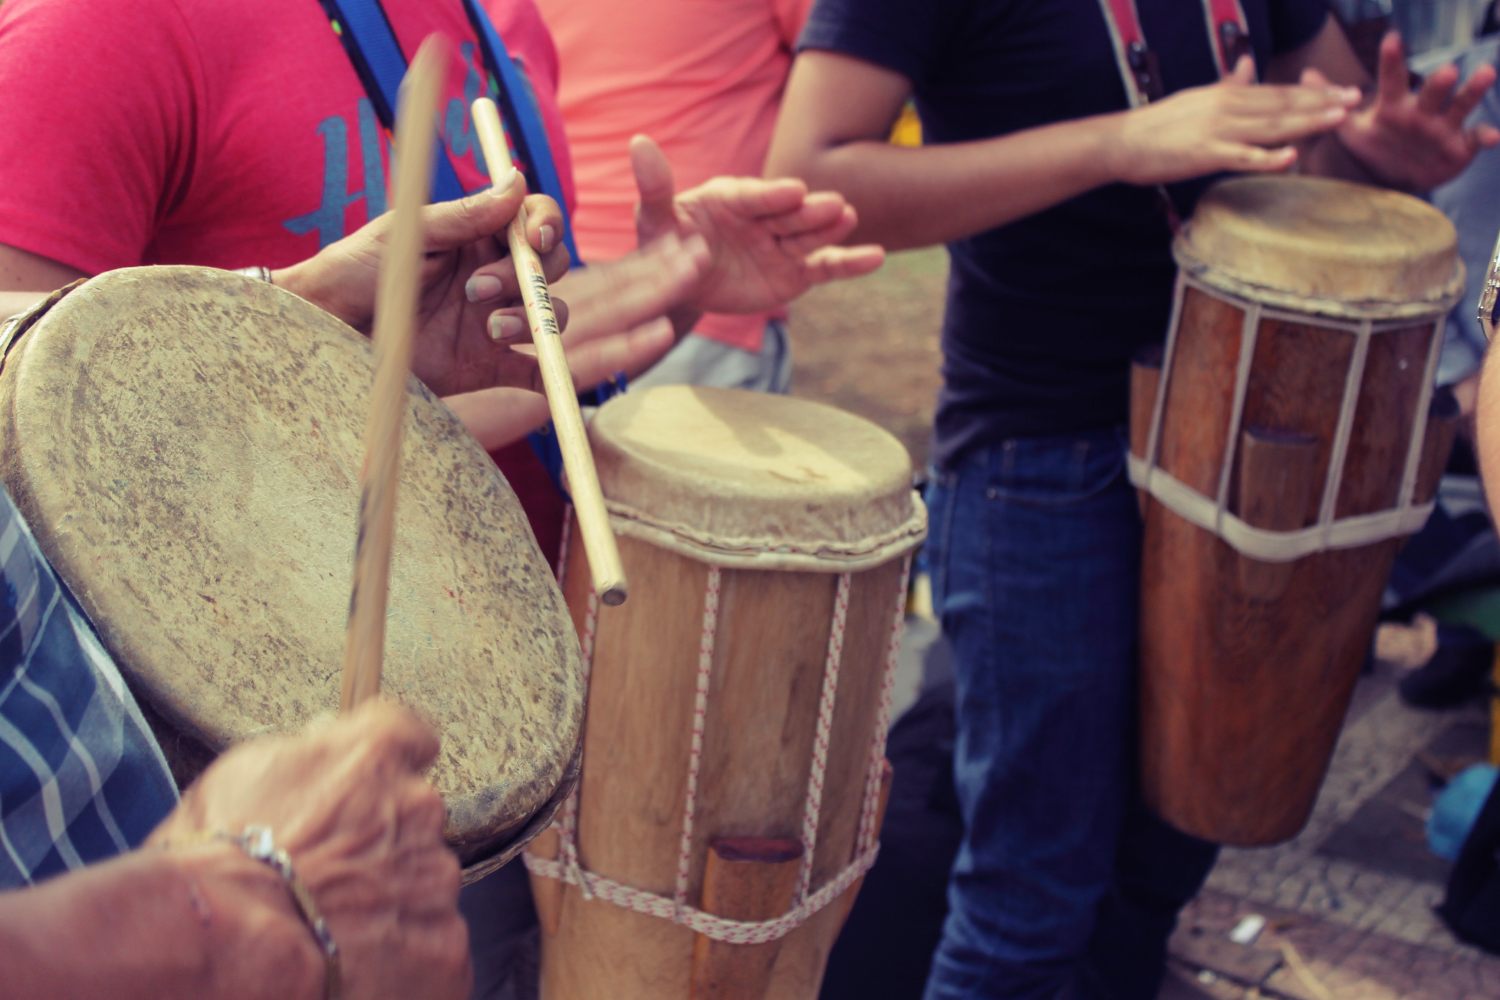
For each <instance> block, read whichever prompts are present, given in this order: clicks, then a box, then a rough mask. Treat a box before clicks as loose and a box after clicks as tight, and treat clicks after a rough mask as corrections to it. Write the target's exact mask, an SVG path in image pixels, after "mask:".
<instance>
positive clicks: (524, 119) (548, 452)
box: [320, 0, 625, 495]
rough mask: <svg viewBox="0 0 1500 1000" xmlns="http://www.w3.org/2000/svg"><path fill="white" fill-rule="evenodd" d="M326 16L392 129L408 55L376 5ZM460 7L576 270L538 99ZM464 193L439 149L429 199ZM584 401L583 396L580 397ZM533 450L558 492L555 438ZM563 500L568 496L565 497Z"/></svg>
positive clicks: (619, 380) (327, 0) (358, 0)
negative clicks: (558, 217)
mask: <svg viewBox="0 0 1500 1000" xmlns="http://www.w3.org/2000/svg"><path fill="white" fill-rule="evenodd" d="M320 2H321V3H322V5H323V9H324V11H325V12H326V13H327V14H328V16H329V17H330V18H331V19H332V20H333V21H334V23H335V29H336V30H338V31H339V38H340V40H341V41H342V42H343V45H344V51H345V52H346V53H347V54H348V56H349V61H350V62H351V63H353V65H354V69H355V72H356V73H357V74H358V75H359V78H360V82H361V83H363V84H364V88H365V91H366V93H367V94H368V95H369V97H370V102H371V104H372V105H373V106H374V108H375V114H376V116H377V117H378V118H379V119H380V121H381V124H383V125H384V126H385V127H386V128H387V129H393V128H394V123H395V117H396V116H395V108H396V104H397V93H398V91H399V90H400V87H401V80H402V78H403V77H404V76H405V75H406V56H405V55H404V54H403V53H402V51H401V45H400V43H399V42H397V41H396V33H395V31H394V30H393V29H392V28H391V23H390V20H389V19H388V18H387V17H386V14H385V9H384V8H383V7H381V5H380V0H320ZM464 9H465V11H466V13H467V14H468V17H469V23H470V24H471V25H472V26H473V28H474V33H475V35H476V36H477V37H478V39H479V47H480V55H481V57H482V58H483V60H484V64H485V68H486V70H488V73H489V76H490V77H491V79H492V81H493V82H494V85H495V87H496V88H497V91H498V92H497V93H496V94H495V95H494V97H495V102H496V104H498V105H499V107H500V114H501V117H502V119H503V120H504V121H505V123H506V125H507V126H508V127H507V133H508V134H509V136H510V139H511V142H512V143H514V144H515V146H516V155H517V156H518V158H519V159H520V161H521V165H522V172H523V173H524V174H525V175H526V184H527V187H528V188H529V189H530V190H532V191H537V192H540V193H542V194H545V195H548V196H549V197H551V198H552V200H553V201H555V202H557V204H558V206H559V207H560V208H561V209H562V212H563V244H564V245H565V246H566V247H567V248H568V256H569V257H570V258H571V259H572V263H573V266H574V267H581V266H582V265H583V261H582V260H581V259H580V258H579V256H578V248H577V246H576V245H575V244H574V242H573V227H572V226H571V225H570V224H569V223H568V215H567V212H568V209H567V202H566V201H565V200H564V198H563V190H562V182H561V180H560V178H559V176H558V173H557V166H556V164H555V163H554V162H553V159H552V147H551V143H550V141H549V140H548V138H547V128H546V123H545V122H543V121H542V115H541V111H540V109H539V108H538V107H537V103H536V96H535V94H533V92H532V90H531V86H530V84H529V83H528V82H527V80H526V77H525V74H523V73H522V72H521V71H520V69H519V68H518V67H517V66H516V64H515V61H514V60H512V59H511V57H510V53H509V51H508V50H507V49H506V48H505V43H504V41H503V40H501V38H500V33H499V32H498V31H496V30H495V26H494V25H493V24H492V23H491V22H490V19H489V17H488V16H487V15H486V14H485V12H484V10H483V8H482V7H480V5H479V2H478V0H464ZM463 193H464V192H463V188H462V186H461V185H460V184H459V182H458V174H457V172H456V171H455V170H454V167H453V163H452V161H451V160H450V159H449V158H448V152H447V147H446V146H442V147H441V153H440V155H439V156H438V161H437V169H436V171H434V173H433V179H432V197H433V200H434V201H451V200H453V199H455V198H461V197H463ZM624 382H625V380H624V376H623V374H622V375H619V376H616V378H615V379H614V380H613V383H612V384H611V383H606V384H605V385H603V386H600V387H598V389H596V390H594V393H593V399H594V400H595V401H597V402H603V400H604V399H605V398H607V397H608V396H609V395H613V394H614V392H616V391H620V390H623V389H624ZM585 395H586V396H588V395H589V394H585ZM528 441H529V443H530V444H531V448H532V451H533V452H535V453H536V456H537V458H538V459H539V460H540V461H541V463H542V465H543V466H544V467H545V468H546V469H547V472H548V474H549V475H550V476H551V478H552V481H553V483H554V484H556V485H557V488H558V490H559V491H560V492H564V491H563V490H562V452H561V451H560V450H559V449H558V445H557V439H556V437H555V436H554V435H553V434H551V433H547V432H545V431H544V432H539V433H535V434H532V435H530V437H529V438H528ZM564 495H566V493H565V492H564Z"/></svg>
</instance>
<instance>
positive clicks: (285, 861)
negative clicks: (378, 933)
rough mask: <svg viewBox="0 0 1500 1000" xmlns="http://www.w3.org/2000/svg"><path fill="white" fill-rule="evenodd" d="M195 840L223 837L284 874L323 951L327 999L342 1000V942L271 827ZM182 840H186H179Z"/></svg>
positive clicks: (304, 917) (278, 872)
mask: <svg viewBox="0 0 1500 1000" xmlns="http://www.w3.org/2000/svg"><path fill="white" fill-rule="evenodd" d="M194 840H202V841H222V842H224V843H228V844H233V845H234V846H236V847H238V848H239V849H240V850H241V851H244V852H245V854H246V855H247V856H248V857H250V858H251V859H253V860H255V861H259V862H260V863H261V864H263V865H265V866H266V867H267V868H270V869H271V870H272V871H274V872H275V873H276V874H277V875H280V876H281V879H282V881H283V882H285V883H286V887H287V891H289V892H290V893H291V894H292V900H293V901H294V902H295V903H296V904H297V913H298V915H299V916H301V917H302V921H303V923H305V924H307V928H308V930H310V931H312V936H313V940H314V941H315V942H316V943H317V945H318V950H319V951H320V952H322V953H323V997H324V1000H339V994H340V987H341V982H340V976H339V946H338V944H337V943H336V942H335V941H334V940H333V935H332V934H331V933H330V932H329V930H328V923H327V921H325V920H324V919H323V914H322V913H321V912H320V911H319V910H318V904H317V903H316V902H315V901H314V900H313V897H312V893H311V892H310V891H309V890H308V888H307V885H306V883H304V882H303V881H302V880H301V879H300V878H298V877H297V872H296V870H295V869H293V868H292V859H291V857H290V856H289V855H288V854H287V853H286V851H285V850H283V849H282V848H280V847H277V846H276V838H275V837H274V836H273V835H272V833H271V828H270V827H267V826H256V825H253V824H252V825H250V826H247V827H245V829H244V831H243V832H242V833H239V834H229V833H223V832H217V833H204V834H202V835H201V836H200V837H198V838H194ZM181 843H184V842H183V841H178V842H177V844H181ZM165 846H168V847H171V846H174V845H173V844H167V845H165Z"/></svg>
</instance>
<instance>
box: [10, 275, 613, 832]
mask: <svg viewBox="0 0 1500 1000" xmlns="http://www.w3.org/2000/svg"><path fill="white" fill-rule="evenodd" d="M373 375H374V362H373V355H372V351H371V349H370V344H369V342H368V341H367V340H366V339H365V338H364V337H362V336H360V335H359V334H357V333H356V332H354V331H353V330H350V329H349V328H347V327H345V326H344V325H343V324H341V323H339V322H338V321H337V320H335V319H333V318H332V317H330V316H328V315H327V314H325V313H323V312H322V311H320V310H318V309H316V308H315V307H313V306H311V305H309V304H307V303H306V302H304V301H302V300H301V299H298V298H297V297H295V296H293V295H291V294H289V293H287V292H284V291H281V290H279V289H277V288H274V287H272V286H270V285H267V284H265V283H263V282H255V281H250V280H247V279H243V278H240V277H237V276H234V275H229V274H225V273H223V272H217V271H210V270H207V269H199V268H183V267H160V268H136V269H131V270H126V271H117V272H113V273H110V274H107V275H104V276H102V277H99V278H95V279H93V280H92V281H89V282H87V283H86V284H84V285H82V286H81V287H79V288H78V289H76V290H75V291H73V292H71V293H70V294H68V295H67V296H66V297H65V298H63V299H62V301H61V302H59V303H58V304H57V305H55V306H54V307H52V309H51V310H50V311H48V312H47V313H46V314H45V315H43V316H42V317H41V318H40V319H39V320H38V321H37V322H36V323H35V325H34V326H33V327H32V328H31V329H30V330H29V331H27V332H26V333H25V334H24V335H23V336H22V337H21V338H20V339H19V340H18V341H17V342H16V344H15V345H14V346H13V347H12V349H11V351H10V353H9V354H8V356H7V358H6V360H5V362H4V368H3V370H0V425H3V426H0V432H3V434H4V443H3V448H4V455H3V461H0V465H3V468H0V472H3V475H4V478H5V482H6V485H7V487H8V488H9V489H10V491H11V493H12V494H13V495H14V496H15V498H16V500H17V502H18V504H19V505H20V506H21V509H22V511H23V512H24V514H25V516H26V518H27V520H28V521H29V522H30V525H31V527H32V530H33V531H34V533H35V534H36V536H37V540H38V542H39V543H40V544H41V546H42V548H43V550H44V551H45V552H46V554H47V556H48V558H49V559H51V561H52V562H53V564H54V566H55V567H56V568H57V571H58V572H59V574H60V575H61V576H62V578H63V579H64V580H65V581H66V582H67V584H68V586H69V587H70V588H71V590H72V592H73V593H74V594H75V595H76V597H77V599H78V601H79V603H80V604H81V605H82V607H83V610H84V611H85V613H86V614H87V615H88V616H89V617H90V619H92V621H93V622H94V624H95V626H96V627H97V628H98V630H99V633H100V635H101V637H102V639H103V640H104V643H105V645H106V646H107V647H108V648H109V650H110V652H111V653H113V654H114V656H115V657H116V659H117V660H118V661H119V663H120V665H121V667H122V669H123V670H124V671H125V673H126V676H127V677H128V679H129V680H130V682H131V685H132V687H133V688H134V689H135V690H136V692H137V694H138V695H139V696H140V697H141V698H142V699H143V701H144V702H145V703H146V704H147V705H148V706H149V707H150V708H151V709H153V710H154V712H155V713H156V714H158V715H159V716H161V717H163V718H165V719H166V720H167V721H168V722H169V723H170V725H171V726H173V727H175V728H176V729H177V730H178V731H179V732H181V733H184V734H187V735H189V736H191V737H192V738H194V739H195V740H197V741H199V742H201V743H202V744H203V745H204V746H205V747H206V748H207V749H209V750H210V751H213V752H217V751H220V750H222V749H223V748H224V747H226V746H227V745H229V744H231V743H234V742H237V741H239V740H243V739H246V738H249V737H253V736H256V735H258V734H261V733H267V732H273V731H282V730H291V729H296V728H298V727H300V726H302V725H303V724H304V723H306V722H307V721H308V720H309V719H311V718H313V717H314V716H317V715H319V714H326V713H332V712H334V711H336V710H337V708H338V699H339V682H340V670H341V664H342V656H343V645H344V626H345V618H346V615H347V612H348V606H349V591H350V585H351V581H352V576H353V554H354V538H355V523H356V516H357V510H358V503H359V488H358V474H359V469H360V465H361V462H362V461H363V444H362V435H363V431H364V425H365V420H366V418H367V410H368V405H369V403H368V398H369V393H370V388H371V386H372V384H373ZM407 398H408V403H409V407H408V415H407V423H406V434H405V444H404V447H403V466H402V473H401V485H400V492H399V494H398V501H397V522H396V534H395V550H394V556H393V564H392V575H391V586H390V603H389V610H388V613H387V625H386V627H387V634H386V657H385V668H384V681H383V693H385V694H387V695H389V696H391V697H394V698H396V699H399V700H400V701H402V702H404V703H406V704H408V705H410V706H412V707H413V708H414V709H416V710H417V711H418V712H419V713H420V714H422V715H423V716H424V717H426V718H427V719H428V720H430V721H431V722H432V723H433V724H434V726H435V727H436V729H437V730H438V733H439V735H440V736H441V738H442V750H441V754H440V757H439V759H438V762H437V764H436V765H435V767H434V770H433V773H432V777H433V780H434V782H435V783H436V785H437V787H438V788H439V790H440V791H441V792H442V793H443V797H444V799H445V800H446V802H447V806H448V811H449V816H448V829H447V835H448V839H449V841H450V843H452V844H454V845H455V847H456V849H458V851H459V853H460V855H461V857H464V858H465V860H470V859H472V858H475V857H483V856H484V855H485V853H486V851H488V850H492V849H494V848H495V845H496V844H502V845H503V844H504V843H505V842H506V841H507V839H508V838H509V837H512V836H513V835H514V834H515V832H516V831H517V830H520V829H522V828H525V827H526V826H527V824H528V822H529V821H530V820H532V819H533V818H534V817H535V816H536V814H537V813H538V812H539V811H541V810H543V809H544V808H548V807H549V806H550V804H551V803H553V802H554V801H555V800H556V798H557V797H558V793H559V790H560V789H561V788H562V787H563V786H564V785H565V784H566V783H567V782H569V781H570V780H571V778H572V771H573V768H574V766H575V763H576V762H575V755H576V751H577V747H578V742H579V734H580V727H581V724H582V712H583V700H584V699H583V682H582V674H581V664H580V659H579V653H578V645H577V640H576V638H575V635H574V632H573V629H572V626H571V623H570V621H569V618H568V614H567V609H566V607H565V606H564V604H563V601H562V597H561V594H560V593H559V591H558V589H557V586H556V584H555V582H554V580H553V577H552V573H551V571H550V569H549V568H548V566H547V563H546V561H545V560H544V559H543V557H542V555H541V553H540V552H539V551H538V549H537V546H536V543H535V541H534V540H533V538H532V534H531V531H530V529H529V527H528V526H527V522H526V519H525V517H524V515H523V513H522V511H521V509H520V506H519V504H518V503H517V501H516V499H515V495H514V494H513V493H512V492H511V490H510V488H509V486H508V485H507V484H506V482H505V480H504V478H503V477H502V476H501V474H500V472H499V470H498V469H496V468H495V466H494V463H493V462H491V461H490V459H489V457H488V456H487V455H486V454H485V453H484V451H483V450H482V449H481V448H480V447H479V445H478V444H477V443H475V442H474V441H473V439H472V438H470V437H469V435H468V434H467V433H466V432H465V431H464V429H463V427H462V426H461V425H460V424H459V423H458V421H457V419H456V418H454V416H453V415H452V414H451V413H450V412H449V411H448V409H447V408H446V407H445V406H443V405H442V404H441V403H440V402H439V401H438V400H437V399H436V398H434V397H433V396H432V394H431V393H430V392H429V391H428V390H427V389H426V388H425V387H424V386H422V385H421V384H420V383H419V382H417V381H416V380H415V379H413V380H412V381H411V382H410V392H409V393H408V397H407Z"/></svg>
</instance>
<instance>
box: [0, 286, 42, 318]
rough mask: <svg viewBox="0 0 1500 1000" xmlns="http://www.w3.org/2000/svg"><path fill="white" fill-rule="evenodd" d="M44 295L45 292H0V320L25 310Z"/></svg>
mask: <svg viewBox="0 0 1500 1000" xmlns="http://www.w3.org/2000/svg"><path fill="white" fill-rule="evenodd" d="M46 297H47V293H46V292H0V322H3V321H4V320H6V319H8V318H9V317H11V316H15V315H17V314H19V313H23V312H25V311H26V310H28V309H30V308H31V307H32V306H34V305H36V304H37V303H38V302H40V301H41V300H42V299H44V298H46Z"/></svg>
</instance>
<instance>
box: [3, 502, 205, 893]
mask: <svg viewBox="0 0 1500 1000" xmlns="http://www.w3.org/2000/svg"><path fill="white" fill-rule="evenodd" d="M176 801H177V791H176V788H175V786H174V785H173V783H172V778H171V775H170V774H169V773H168V771H167V765H166V761H165V760H164V759H163V758H162V755H161V750H160V748H159V747H158V746H157V745H156V741H155V739H153V738H152V736H151V731H150V729H148V728H147V726H146V722H145V720H144V719H143V718H142V717H141V713H140V710H139V708H138V707H137V706H136V704H135V701H134V699H132V698H131V696H130V693H129V692H128V691H127V690H126V688H125V683H124V681H123V679H122V678H121V677H120V673H119V671H118V670H117V669H116V668H115V665H114V663H113V662H112V661H111V660H110V657H109V654H108V653H106V652H105V651H104V647H103V646H102V645H100V643H99V640H98V638H97V637H96V636H95V635H94V631H93V629H92V627H90V625H89V623H88V621H87V620H86V619H85V618H84V616H83V614H82V613H81V612H80V611H79V610H78V608H77V607H76V606H75V605H74V603H73V600H72V597H71V595H70V594H68V592H67V590H66V589H65V588H63V587H62V586H60V585H59V583H58V580H57V577H56V576H54V575H53V573H52V569H51V567H50V566H48V565H47V561H46V559H44V558H43V557H42V554H41V552H40V551H39V550H38V549H37V547H36V540H35V539H33V538H32V537H31V531H30V530H29V529H28V528H27V527H26V522H25V521H24V520H22V518H21V515H20V513H19V512H18V511H17V510H16V508H15V506H14V505H13V504H12V503H11V500H10V497H9V496H8V495H5V493H4V491H3V490H0V889H7V888H16V887H18V886H23V885H27V884H30V883H33V882H36V881H38V880H40V879H43V878H46V877H47V876H49V875H54V874H56V873H58V872H61V871H65V870H67V869H70V868H79V867H82V866H83V865H86V864H88V863H89V862H91V861H98V860H101V859H104V858H108V857H112V856H114V855H116V854H119V853H121V852H123V851H127V850H129V849H130V848H132V847H135V846H137V845H138V844H140V842H141V841H142V840H144V839H145V837H146V835H147V834H148V833H150V832H151V830H152V829H153V828H154V827H155V826H156V824H157V823H158V822H160V821H161V819H162V817H163V816H165V815H166V814H167V813H168V812H169V811H170V810H171V808H172V806H173V805H174V804H175V803H176Z"/></svg>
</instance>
